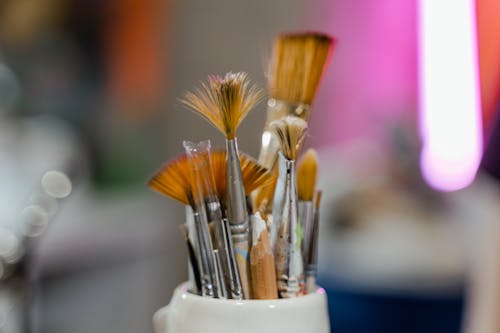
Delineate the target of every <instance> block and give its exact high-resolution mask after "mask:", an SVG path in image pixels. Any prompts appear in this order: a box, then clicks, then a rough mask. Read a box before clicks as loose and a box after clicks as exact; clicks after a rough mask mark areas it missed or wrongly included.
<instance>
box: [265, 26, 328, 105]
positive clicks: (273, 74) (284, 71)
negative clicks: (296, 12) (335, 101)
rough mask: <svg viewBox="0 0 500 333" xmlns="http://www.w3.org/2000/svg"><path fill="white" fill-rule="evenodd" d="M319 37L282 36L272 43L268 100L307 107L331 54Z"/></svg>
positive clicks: (323, 39) (303, 34)
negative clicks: (273, 99)
mask: <svg viewBox="0 0 500 333" xmlns="http://www.w3.org/2000/svg"><path fill="white" fill-rule="evenodd" d="M333 45H334V39H333V38H332V37H330V36H328V35H326V34H322V33H311V32H305V33H304V32H303V33H285V34H281V35H280V36H279V37H278V38H277V39H276V41H275V43H274V47H273V54H272V59H271V63H270V69H269V92H270V94H271V97H273V98H275V99H278V100H283V101H287V102H294V103H304V104H307V105H310V104H311V103H312V101H313V99H314V96H315V95H316V91H317V90H318V86H319V83H320V80H321V77H322V76H323V73H324V71H325V69H326V67H327V64H328V62H329V58H330V55H331V53H332V50H333Z"/></svg>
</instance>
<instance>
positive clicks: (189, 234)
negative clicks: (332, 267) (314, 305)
mask: <svg viewBox="0 0 500 333" xmlns="http://www.w3.org/2000/svg"><path fill="white" fill-rule="evenodd" d="M332 49H333V39H332V38H331V37H329V36H327V35H324V34H318V33H293V34H282V35H280V36H279V37H278V38H277V39H276V42H275V45H274V49H273V57H272V60H271V65H270V71H269V91H268V93H269V96H270V98H269V99H268V103H267V105H268V111H267V121H266V124H265V127H264V132H263V134H262V148H261V153H260V156H259V160H258V161H256V160H254V159H252V158H251V157H250V156H248V155H246V154H244V153H242V152H240V151H239V150H238V144H237V138H236V132H237V129H238V127H239V125H240V124H241V122H242V121H243V120H244V118H245V117H246V115H247V114H248V112H249V111H250V110H251V109H252V108H253V107H254V106H255V105H256V104H257V103H258V101H259V100H260V99H262V97H263V96H264V94H263V92H262V91H261V90H260V89H258V88H257V87H256V86H254V85H252V84H251V83H250V81H249V79H248V77H247V74H246V73H228V74H226V75H225V76H223V77H220V76H210V77H209V78H208V82H206V83H202V84H201V87H199V88H198V89H196V90H195V91H194V92H190V93H187V94H186V95H185V96H184V98H183V99H182V103H183V104H184V105H185V106H186V107H187V108H188V109H191V110H193V111H195V112H196V113H198V114H199V115H201V116H202V117H203V118H205V119H206V120H207V121H208V122H209V123H210V124H212V125H213V126H214V127H215V128H217V129H218V130H219V131H220V132H221V133H222V134H223V135H224V136H225V138H226V147H225V149H223V150H218V149H212V147H211V144H210V141H209V140H207V141H202V142H199V143H193V142H189V141H184V143H183V146H184V149H185V154H182V155H181V156H179V157H177V158H176V159H174V160H173V161H171V162H168V163H167V164H165V165H164V166H163V167H162V168H161V169H160V170H159V171H158V172H157V173H156V174H155V175H154V176H153V177H152V179H151V180H150V182H149V186H150V187H151V188H153V189H155V190H156V191H158V192H160V193H162V194H164V195H166V196H168V197H171V198H173V199H175V200H178V201H180V202H181V203H183V204H185V205H186V207H187V210H186V212H187V218H186V223H185V224H184V225H183V227H182V229H183V232H184V234H185V240H186V244H187V246H188V253H189V262H190V281H191V286H190V288H191V289H192V290H191V291H192V292H194V293H197V294H200V295H202V296H207V297H214V298H223V299H237V300H241V299H275V298H278V297H280V298H291V297H297V296H300V295H304V294H307V293H310V292H314V290H315V289H316V252H317V237H318V223H319V204H320V199H321V192H320V191H318V190H317V189H316V174H317V164H318V163H317V157H316V153H315V152H314V151H313V150H312V149H311V150H309V151H307V152H306V153H305V154H304V155H303V157H302V158H301V159H300V161H298V162H297V160H298V157H299V155H300V151H301V147H302V145H303V141H304V138H305V137H306V133H307V120H308V117H309V114H310V109H311V104H312V102H313V100H314V96H315V94H316V91H317V89H318V86H319V82H320V79H321V77H322V75H323V73H324V71H325V68H326V65H327V63H328V59H329V58H330V55H331V52H332Z"/></svg>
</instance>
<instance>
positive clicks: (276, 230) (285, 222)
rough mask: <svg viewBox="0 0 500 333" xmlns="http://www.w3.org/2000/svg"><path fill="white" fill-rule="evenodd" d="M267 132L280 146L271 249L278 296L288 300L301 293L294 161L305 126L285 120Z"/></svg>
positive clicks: (296, 121) (302, 270)
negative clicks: (270, 132)
mask: <svg viewBox="0 0 500 333" xmlns="http://www.w3.org/2000/svg"><path fill="white" fill-rule="evenodd" d="M270 128H271V130H272V132H273V134H274V135H275V136H276V138H277V140H278V142H279V143H280V152H279V165H278V170H279V174H278V181H277V185H276V190H275V193H274V205H273V209H274V210H273V220H272V225H271V245H272V246H273V252H274V258H275V265H276V278H277V284H278V293H279V295H280V297H282V298H291V297H297V296H300V295H302V294H303V293H304V266H303V260H302V251H301V242H302V228H301V226H300V224H299V220H298V219H299V217H298V200H297V188H296V182H297V175H296V170H295V168H296V167H295V161H296V159H297V150H298V148H299V147H300V146H301V144H302V142H303V140H304V138H305V134H306V130H307V123H306V122H305V120H302V119H300V118H297V117H292V116H288V117H285V118H283V119H280V120H276V121H274V122H272V123H271V124H270Z"/></svg>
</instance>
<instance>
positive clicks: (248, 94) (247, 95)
mask: <svg viewBox="0 0 500 333" xmlns="http://www.w3.org/2000/svg"><path fill="white" fill-rule="evenodd" d="M261 97H262V92H261V90H259V89H258V88H257V87H256V86H253V85H251V84H250V81H249V80H248V78H247V74H246V73H241V72H240V73H228V74H226V75H225V76H224V77H220V76H210V77H209V78H208V83H202V85H201V88H198V89H197V90H196V91H195V92H194V93H191V92H189V93H187V94H186V96H185V98H184V99H183V100H182V102H183V103H184V104H185V105H186V106H187V107H188V108H189V109H191V110H194V111H196V112H197V113H198V114H200V115H201V116H202V117H203V118H205V119H206V120H207V121H208V122H209V123H211V124H212V125H213V126H214V127H215V128H217V129H218V130H219V131H220V132H222V133H223V134H224V136H225V137H226V193H227V202H226V207H227V218H228V221H229V224H230V228H231V235H232V239H233V244H234V247H235V256H236V260H237V263H238V269H239V273H240V279H241V283H242V286H243V294H244V297H245V298H249V297H250V284H249V281H248V279H249V272H248V268H249V266H248V246H249V244H248V241H249V239H248V213H247V209H246V198H245V189H244V187H243V179H242V175H241V165H240V159H239V157H238V144H237V140H236V131H237V129H238V126H239V125H240V123H241V121H242V120H243V119H244V118H245V117H246V115H247V114H248V112H249V111H250V109H251V108H252V107H253V106H254V105H255V104H256V103H257V102H258V100H259V99H260V98H261Z"/></svg>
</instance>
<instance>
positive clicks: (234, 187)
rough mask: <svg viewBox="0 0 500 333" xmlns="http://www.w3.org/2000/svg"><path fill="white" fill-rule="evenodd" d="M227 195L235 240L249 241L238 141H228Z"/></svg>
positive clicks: (228, 216)
mask: <svg viewBox="0 0 500 333" xmlns="http://www.w3.org/2000/svg"><path fill="white" fill-rule="evenodd" d="M226 195H227V205H226V206H227V219H228V221H229V224H230V226H231V234H232V235H233V236H234V237H233V240H234V241H235V242H236V241H242V240H248V213H247V206H246V198H245V188H244V186H243V178H242V176H241V165H240V158H239V156H238V144H237V142H236V139H233V140H226Z"/></svg>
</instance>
